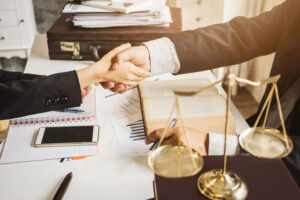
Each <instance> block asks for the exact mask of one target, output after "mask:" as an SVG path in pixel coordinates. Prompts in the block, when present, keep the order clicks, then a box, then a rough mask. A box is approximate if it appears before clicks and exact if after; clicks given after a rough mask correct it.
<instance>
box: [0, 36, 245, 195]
mask: <svg viewBox="0 0 300 200" xmlns="http://www.w3.org/2000/svg"><path fill="white" fill-rule="evenodd" d="M89 63H90V62H86V61H80V62H79V61H53V60H49V59H48V52H47V42H46V37H45V35H40V36H37V37H36V39H35V42H34V45H33V48H32V52H31V55H30V57H29V59H28V61H27V65H26V68H25V72H26V73H36V74H52V73H57V72H63V71H68V70H73V69H78V68H80V67H84V66H86V65H88V64H89ZM178 77H182V78H183V77H206V78H209V79H210V80H212V81H214V80H215V78H214V76H213V75H212V73H211V72H209V71H205V72H200V73H193V74H189V75H180V76H178ZM219 89H220V92H222V93H224V91H223V90H222V89H221V88H219ZM99 91H100V94H101V89H99ZM232 113H233V115H234V116H235V119H236V124H237V131H238V132H240V131H241V130H243V129H245V128H247V124H246V122H245V120H244V119H243V118H242V116H241V115H240V113H239V112H238V111H237V109H236V108H235V107H234V106H233V107H232ZM97 115H98V116H99V122H98V123H99V124H101V130H100V131H101V133H100V134H101V136H100V145H99V146H100V148H99V155H98V156H94V157H89V158H86V159H84V160H79V161H70V162H63V163H60V162H58V161H57V160H51V161H39V162H28V163H19V164H8V165H0V199H10V200H19V199H30V200H41V199H51V198H52V196H53V194H54V193H55V192H56V190H57V188H58V187H59V184H60V182H61V181H62V179H63V178H64V176H65V175H66V174H67V173H69V172H70V171H72V172H73V175H74V176H73V179H72V182H71V184H70V187H69V189H68V191H67V192H66V194H65V197H64V199H65V200H67V199H72V200H76V199H78V200H79V199H89V200H93V199H95V200H96V199H97V200H99V199H130V200H135V199H136V200H142V199H148V198H151V197H153V196H154V195H153V189H152V181H153V179H154V176H153V173H152V172H151V171H150V170H149V168H148V166H147V163H146V161H147V160H146V157H144V156H138V155H134V154H130V153H126V152H124V151H123V150H122V149H120V147H119V146H118V145H117V144H116V141H115V138H114V134H112V133H113V131H114V130H113V128H112V123H113V122H112V121H111V120H109V117H107V116H105V114H103V113H101V112H100V110H97Z"/></svg>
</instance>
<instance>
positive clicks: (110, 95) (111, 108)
mask: <svg viewBox="0 0 300 200" xmlns="http://www.w3.org/2000/svg"><path fill="white" fill-rule="evenodd" d="M173 78H174V75H172V74H170V73H166V74H162V75H158V76H152V77H150V78H148V79H146V80H144V81H153V80H170V79H173ZM101 96H102V98H101V99H100V105H99V107H100V109H101V110H102V111H104V112H105V113H106V114H108V115H110V116H111V117H112V118H113V119H114V120H117V121H118V122H119V123H120V124H121V125H128V124H131V123H134V122H136V121H139V120H141V119H142V112H141V105H140V96H139V91H138V88H132V89H130V90H128V91H127V92H125V93H123V94H118V93H114V92H111V91H109V90H105V91H103V92H102V94H101Z"/></svg>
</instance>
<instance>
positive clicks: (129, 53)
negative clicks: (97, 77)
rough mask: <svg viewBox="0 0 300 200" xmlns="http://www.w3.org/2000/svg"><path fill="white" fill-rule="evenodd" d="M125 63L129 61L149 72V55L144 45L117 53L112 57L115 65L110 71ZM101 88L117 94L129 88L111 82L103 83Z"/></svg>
mask: <svg viewBox="0 0 300 200" xmlns="http://www.w3.org/2000/svg"><path fill="white" fill-rule="evenodd" d="M125 61H129V62H131V63H133V64H134V65H136V66H138V67H140V68H141V69H144V70H145V71H148V72H149V71H150V54H149V51H148V49H147V47H146V46H144V45H141V46H136V47H132V48H129V49H126V50H123V51H122V52H120V53H118V54H117V55H116V56H115V57H114V62H115V64H114V65H113V66H112V69H117V68H118V67H119V65H120V64H121V63H123V62H125ZM102 86H103V87H104V88H106V89H111V90H113V91H114V92H118V93H123V92H125V91H126V90H128V89H129V87H128V86H126V85H124V84H114V83H113V82H104V83H102Z"/></svg>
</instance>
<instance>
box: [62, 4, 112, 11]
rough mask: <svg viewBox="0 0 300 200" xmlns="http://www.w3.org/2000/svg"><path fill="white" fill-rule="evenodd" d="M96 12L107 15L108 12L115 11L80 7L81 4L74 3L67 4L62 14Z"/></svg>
mask: <svg viewBox="0 0 300 200" xmlns="http://www.w3.org/2000/svg"><path fill="white" fill-rule="evenodd" d="M96 12H100V13H107V12H114V11H111V10H107V9H102V8H95V7H91V6H85V5H80V4H74V3H68V4H66V5H65V7H64V9H63V10H62V13H96Z"/></svg>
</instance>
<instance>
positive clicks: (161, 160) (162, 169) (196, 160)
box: [148, 145, 203, 178]
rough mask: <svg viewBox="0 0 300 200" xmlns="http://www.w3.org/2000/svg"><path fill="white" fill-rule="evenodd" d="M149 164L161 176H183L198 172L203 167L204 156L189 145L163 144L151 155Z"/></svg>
mask: <svg viewBox="0 0 300 200" xmlns="http://www.w3.org/2000/svg"><path fill="white" fill-rule="evenodd" d="M148 164H149V166H150V168H151V170H152V171H153V172H154V173H155V174H157V175H159V176H162V177H166V178H182V177H188V176H193V175H195V174H197V173H198V172H199V171H200V170H201V169H202V167H203V158H202V156H201V155H200V154H199V153H198V152H196V151H195V150H193V149H191V148H189V147H187V146H171V145H162V146H159V147H157V148H156V149H155V150H153V152H152V153H151V154H150V155H149V157H148Z"/></svg>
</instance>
